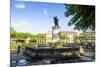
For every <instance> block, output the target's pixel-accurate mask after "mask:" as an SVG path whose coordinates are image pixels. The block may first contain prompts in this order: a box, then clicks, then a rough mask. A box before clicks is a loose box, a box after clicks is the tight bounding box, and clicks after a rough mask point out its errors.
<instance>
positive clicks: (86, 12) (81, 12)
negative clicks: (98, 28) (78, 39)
mask: <svg viewBox="0 0 100 67" xmlns="http://www.w3.org/2000/svg"><path fill="white" fill-rule="evenodd" d="M65 8H66V12H65V16H66V17H69V16H72V18H71V20H70V21H69V23H68V25H73V24H74V25H75V28H74V29H78V30H83V31H84V30H88V29H90V30H92V31H94V30H95V6H87V5H65Z"/></svg>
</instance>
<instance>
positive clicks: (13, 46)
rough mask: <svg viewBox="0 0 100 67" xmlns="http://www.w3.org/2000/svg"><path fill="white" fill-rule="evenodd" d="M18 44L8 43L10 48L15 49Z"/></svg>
mask: <svg viewBox="0 0 100 67" xmlns="http://www.w3.org/2000/svg"><path fill="white" fill-rule="evenodd" d="M17 47H18V45H17V44H16V43H14V42H11V43H10V49H17Z"/></svg>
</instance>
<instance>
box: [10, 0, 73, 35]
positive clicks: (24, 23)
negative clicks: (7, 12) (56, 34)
mask: <svg viewBox="0 0 100 67" xmlns="http://www.w3.org/2000/svg"><path fill="white" fill-rule="evenodd" d="M65 11H66V9H65V6H64V5H63V4H58V3H44V2H28V1H27V2H25V1H17V0H11V27H13V28H14V29H15V30H16V31H18V32H28V33H34V34H36V33H42V32H44V33H46V32H48V31H51V30H52V26H54V20H53V16H57V17H58V19H59V22H58V23H59V26H60V27H61V30H62V31H75V30H73V26H71V27H70V26H67V24H68V22H69V20H70V19H71V17H65V15H64V12H65Z"/></svg>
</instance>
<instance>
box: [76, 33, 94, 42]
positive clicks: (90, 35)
mask: <svg viewBox="0 0 100 67" xmlns="http://www.w3.org/2000/svg"><path fill="white" fill-rule="evenodd" d="M87 40H95V33H94V32H84V33H80V34H79V36H78V35H74V42H77V41H80V42H84V41H87Z"/></svg>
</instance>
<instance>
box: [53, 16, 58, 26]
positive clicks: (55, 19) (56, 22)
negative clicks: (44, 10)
mask: <svg viewBox="0 0 100 67" xmlns="http://www.w3.org/2000/svg"><path fill="white" fill-rule="evenodd" d="M53 18H54V24H55V26H58V21H59V19H58V18H57V16H55V17H53Z"/></svg>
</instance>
